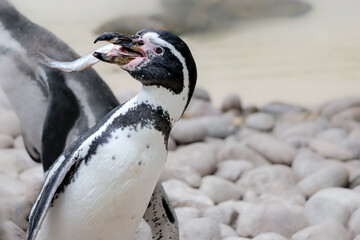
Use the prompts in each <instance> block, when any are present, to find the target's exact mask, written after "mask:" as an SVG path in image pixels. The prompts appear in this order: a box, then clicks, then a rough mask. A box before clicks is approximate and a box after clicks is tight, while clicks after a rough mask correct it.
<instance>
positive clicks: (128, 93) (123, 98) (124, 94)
mask: <svg viewBox="0 0 360 240" xmlns="http://www.w3.org/2000/svg"><path fill="white" fill-rule="evenodd" d="M136 94H137V91H134V90H121V91H117V92H116V93H115V97H116V98H117V100H118V101H119V103H121V104H123V103H124V102H127V101H128V100H130V99H131V98H133V97H135V96H136Z"/></svg>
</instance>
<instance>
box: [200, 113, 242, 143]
mask: <svg viewBox="0 0 360 240" xmlns="http://www.w3.org/2000/svg"><path fill="white" fill-rule="evenodd" d="M195 119H197V120H198V121H199V122H200V123H201V124H202V126H204V127H205V128H206V130H207V136H208V137H214V138H226V137H228V136H230V135H233V134H235V133H236V131H237V130H238V126H237V124H236V119H237V116H236V115H235V114H234V113H233V112H228V113H225V114H222V115H215V116H206V117H199V118H195Z"/></svg>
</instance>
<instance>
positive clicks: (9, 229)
mask: <svg viewBox="0 0 360 240" xmlns="http://www.w3.org/2000/svg"><path fill="white" fill-rule="evenodd" d="M0 239H1V240H24V239H26V233H25V231H24V230H22V229H21V228H19V227H18V226H17V225H16V224H15V223H13V222H12V221H3V222H0Z"/></svg>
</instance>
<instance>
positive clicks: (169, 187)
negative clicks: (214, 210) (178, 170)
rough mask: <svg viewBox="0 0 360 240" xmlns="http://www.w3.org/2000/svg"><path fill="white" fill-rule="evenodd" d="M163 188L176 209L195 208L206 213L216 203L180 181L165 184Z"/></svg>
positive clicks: (169, 181)
mask: <svg viewBox="0 0 360 240" xmlns="http://www.w3.org/2000/svg"><path fill="white" fill-rule="evenodd" d="M163 187H164V189H165V191H166V193H167V194H168V196H169V199H170V201H171V203H172V205H173V206H174V207H194V208H197V209H198V210H199V211H200V212H204V211H205V210H206V209H207V208H209V207H211V206H214V202H213V201H212V200H211V199H210V198H209V197H208V196H206V195H205V194H204V193H202V192H201V191H200V190H198V189H194V188H191V187H189V186H188V185H187V184H186V183H184V182H181V181H179V180H174V179H173V180H168V181H166V182H163Z"/></svg>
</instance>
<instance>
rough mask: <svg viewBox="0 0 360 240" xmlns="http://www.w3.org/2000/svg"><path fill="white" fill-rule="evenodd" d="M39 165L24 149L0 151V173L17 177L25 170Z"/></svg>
mask: <svg viewBox="0 0 360 240" xmlns="http://www.w3.org/2000/svg"><path fill="white" fill-rule="evenodd" d="M38 165H39V164H38V163H35V162H34V161H33V160H32V159H30V157H29V155H28V154H27V152H26V150H24V149H0V173H5V174H7V175H12V176H17V174H18V173H20V172H22V171H24V170H25V169H28V168H31V167H35V166H38Z"/></svg>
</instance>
